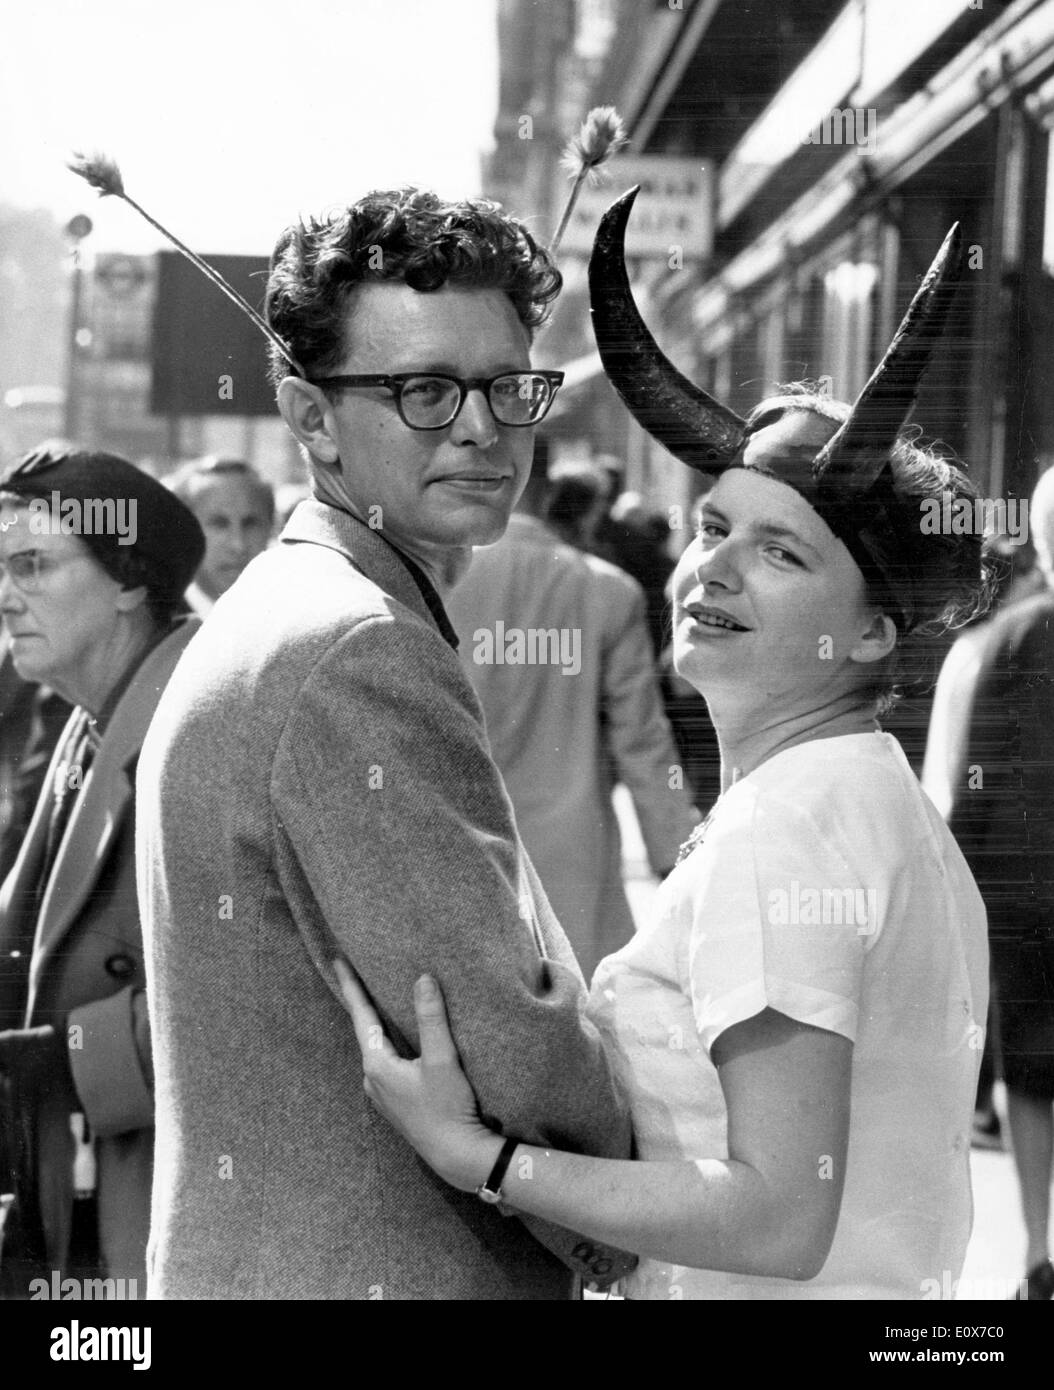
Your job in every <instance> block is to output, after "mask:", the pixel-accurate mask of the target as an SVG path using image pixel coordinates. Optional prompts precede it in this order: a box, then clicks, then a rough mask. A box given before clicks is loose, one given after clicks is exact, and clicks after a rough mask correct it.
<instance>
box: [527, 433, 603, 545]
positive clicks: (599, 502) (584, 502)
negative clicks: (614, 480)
mask: <svg viewBox="0 0 1054 1390" xmlns="http://www.w3.org/2000/svg"><path fill="white" fill-rule="evenodd" d="M543 447H547V446H543ZM547 457H548V456H546V458H547ZM546 466H548V464H547V463H546ZM542 506H543V514H542V517H541V518H540V519H541V520H544V522H545V523H546V525H547V526H548V527H549V530H550V532H552V533H554V534H555V535H556V537H557V538H558V539H559V540H562V541H563V542H564V544H565V545H573V546H574V547H575V549H576V550H588V551H590V552H595V550H596V544H597V531H598V529H599V527H600V525H601V523H602V522H603V520H604V517H605V516H606V515H607V509H608V480H607V478H606V477H605V475H604V474H603V473H602V472H601V471H600V470H599V469H598V468H595V467H594V466H593V465H592V464H591V463H586V462H572V461H568V462H565V463H561V464H560V465H559V467H558V468H554V470H553V474H552V477H551V478H549V481H548V487H547V489H546V491H545V500H544V502H543V504H542Z"/></svg>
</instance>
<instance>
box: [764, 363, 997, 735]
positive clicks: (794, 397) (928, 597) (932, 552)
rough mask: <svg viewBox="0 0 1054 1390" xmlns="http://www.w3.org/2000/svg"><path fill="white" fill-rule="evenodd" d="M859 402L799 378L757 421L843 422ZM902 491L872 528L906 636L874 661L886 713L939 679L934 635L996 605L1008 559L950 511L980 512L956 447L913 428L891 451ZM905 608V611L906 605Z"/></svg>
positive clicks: (888, 600)
mask: <svg viewBox="0 0 1054 1390" xmlns="http://www.w3.org/2000/svg"><path fill="white" fill-rule="evenodd" d="M850 409H851V408H850V407H849V406H847V405H846V404H845V403H844V402H842V401H834V400H832V399H831V398H830V397H828V396H825V395H823V394H822V393H820V392H818V391H816V390H815V389H813V388H812V387H811V386H810V385H809V384H808V383H803V382H795V383H793V384H791V385H788V386H782V387H780V388H779V395H778V396H774V397H770V398H769V399H768V400H765V401H762V402H761V403H760V405H758V406H756V407H755V408H754V410H753V411H752V412H751V414H750V415H749V416H748V419H747V424H748V426H749V427H750V428H751V430H752V431H753V430H757V429H759V428H761V427H762V425H763V424H768V423H771V421H772V420H774V419H777V418H778V417H779V415H782V414H784V413H786V411H788V410H806V411H810V412H811V413H813V414H816V415H820V416H822V417H823V418H825V419H829V420H833V421H837V422H839V423H841V422H842V421H844V420H845V419H847V418H848V416H849V414H850ZM890 466H891V471H892V480H893V487H892V498H891V499H890V500H888V501H887V503H886V505H885V506H884V508H883V510H882V513H881V517H880V520H879V521H878V523H877V524H876V525H875V526H874V527H871V528H868V531H867V534H866V538H865V539H866V546H867V549H868V551H869V553H870V554H871V555H872V557H873V558H874V560H875V562H876V566H877V567H878V568H879V569H880V570H881V571H882V572H883V574H884V575H886V576H887V577H888V583H887V584H886V585H880V584H878V583H877V582H876V581H875V580H874V579H873V578H867V577H865V578H866V582H867V586H868V600H869V602H871V603H872V604H874V606H875V607H876V608H878V609H880V610H881V611H883V612H886V613H889V615H890V617H892V618H893V620H894V621H895V622H896V624H897V633H898V637H897V645H896V648H895V649H894V651H893V652H892V653H891V654H890V656H889V657H887V658H886V659H885V660H884V661H882V662H879V663H877V664H876V665H875V666H872V667H870V668H867V669H868V676H867V679H866V680H865V683H864V688H865V689H866V690H867V692H868V693H869V694H870V695H872V696H874V698H875V699H877V700H878V701H879V704H880V708H881V710H882V712H883V713H884V712H886V711H888V709H889V708H890V707H891V706H892V705H893V704H894V703H895V701H896V700H897V699H899V698H902V696H903V695H904V694H905V693H906V688H907V687H913V688H915V689H916V691H918V690H921V689H925V688H928V686H929V685H932V683H933V681H934V680H935V679H936V674H937V664H938V661H939V657H940V654H941V648H940V647H939V646H938V644H937V643H936V642H935V641H934V639H935V638H938V637H940V636H941V635H942V634H944V633H945V632H947V631H949V630H951V629H955V628H960V627H965V626H966V624H967V623H970V622H973V621H974V620H975V619H976V618H979V617H980V616H981V615H982V614H983V613H985V612H986V611H987V609H988V608H989V606H990V604H991V603H992V600H993V599H994V597H995V594H996V590H997V588H998V580H999V573H1000V568H1001V566H1000V562H999V560H998V558H997V557H996V556H995V554H994V553H992V548H991V545H990V544H989V543H988V542H987V540H986V537H985V535H984V534H983V529H978V528H976V527H974V526H973V525H972V524H971V526H970V529H966V528H965V527H962V528H956V529H953V527H952V526H951V525H949V524H948V523H949V520H950V519H951V518H955V517H961V516H964V515H968V516H969V517H970V518H973V517H975V515H976V513H977V509H976V508H975V506H974V502H975V499H976V498H977V497H978V495H979V494H978V490H977V487H976V486H975V484H974V483H973V482H971V480H970V479H969V478H968V477H967V476H966V474H965V473H964V472H963V470H962V468H961V467H960V466H959V464H958V462H957V461H956V460H955V459H954V456H952V457H949V456H947V455H946V454H944V453H942V452H939V451H938V449H936V448H935V447H933V446H927V445H924V444H922V443H921V442H920V440H919V438H918V437H917V433H916V436H915V437H912V436H911V434H909V433H907V432H905V433H903V434H901V435H900V437H899V438H898V439H897V442H896V444H895V445H894V446H893V450H892V454H891V457H890ZM898 609H899V611H896V610H898Z"/></svg>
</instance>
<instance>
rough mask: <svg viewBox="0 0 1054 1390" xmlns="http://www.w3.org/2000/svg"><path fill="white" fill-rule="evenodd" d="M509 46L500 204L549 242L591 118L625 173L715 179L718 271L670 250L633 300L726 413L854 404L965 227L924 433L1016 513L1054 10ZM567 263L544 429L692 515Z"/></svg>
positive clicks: (1033, 403)
mask: <svg viewBox="0 0 1054 1390" xmlns="http://www.w3.org/2000/svg"><path fill="white" fill-rule="evenodd" d="M500 39H501V52H502V59H503V77H502V84H501V101H502V109H501V112H500V114H499V118H498V124H497V130H496V137H497V148H496V151H495V154H494V156H493V158H492V160H491V164H490V170H489V171H488V172H489V173H490V174H491V175H492V177H491V178H489V179H488V180H487V187H488V191H491V190H492V189H493V191H494V192H495V194H496V195H497V196H499V197H501V198H503V199H504V200H505V201H507V202H508V203H509V204H510V205H512V206H514V207H516V208H517V209H518V210H523V211H524V212H527V213H531V212H534V213H535V214H536V215H537V218H538V221H539V224H540V228H541V229H542V230H543V235H544V234H545V233H546V231H547V230H548V229H549V228H550V227H551V225H552V222H553V221H554V220H555V216H556V208H555V207H554V196H553V193H552V191H551V190H552V188H553V187H554V184H553V171H554V169H555V166H556V161H557V158H558V154H559V149H560V148H561V146H562V144H563V143H564V141H565V140H566V138H567V137H568V135H569V134H570V133H571V132H572V131H573V130H574V128H575V126H576V124H577V122H578V121H580V120H581V118H582V116H583V115H584V114H585V112H586V111H587V110H588V109H589V107H591V106H593V105H596V104H602V103H610V104H613V105H615V106H616V107H617V108H618V109H619V111H620V112H621V114H622V116H623V118H624V120H625V122H626V125H627V127H628V130H629V133H630V136H631V145H630V149H631V150H632V152H633V153H635V154H643V155H649V154H676V155H681V156H692V157H698V158H699V159H700V160H710V161H713V163H714V165H715V170H716V177H715V182H714V207H713V222H714V228H715V237H714V243H713V248H712V252H711V254H710V255H709V257H708V258H707V259H705V260H701V259H698V258H693V257H692V256H691V255H690V254H687V255H684V256H683V257H678V256H677V254H676V251H677V248H674V247H671V248H670V251H671V254H670V257H669V258H668V263H666V264H664V263H663V262H662V261H661V260H658V261H655V262H653V263H649V264H646V265H644V264H642V265H639V266H638V267H637V271H638V283H639V285H640V299H641V303H642V307H643V310H644V312H645V314H646V317H647V319H648V322H649V325H650V326H651V328H652V330H653V331H654V333H655V335H656V337H657V338H658V340H659V342H660V343H661V344H662V346H663V347H664V349H665V350H666V351H667V353H668V354H669V355H670V357H671V358H672V359H673V360H674V361H675V362H676V363H677V365H678V366H679V367H681V369H682V370H684V371H685V372H686V373H687V374H688V375H689V376H691V377H692V378H693V379H695V380H697V381H698V382H699V383H700V384H701V385H703V386H705V387H707V388H708V389H711V390H713V391H714V392H715V393H716V394H718V395H720V396H721V398H722V399H725V400H728V401H729V403H730V404H731V405H732V406H733V407H735V408H737V409H740V410H745V409H747V408H748V407H749V406H750V405H752V404H753V403H755V402H756V401H757V400H758V399H759V397H760V396H761V395H762V394H763V393H764V392H766V391H768V390H769V389H771V388H772V387H773V386H774V385H775V384H776V383H777V382H781V381H789V380H798V379H811V380H813V381H821V382H822V383H823V386H824V389H828V390H830V391H831V393H832V394H833V395H835V396H838V397H841V398H847V399H852V398H853V397H854V396H855V394H856V393H857V392H858V391H859V390H860V388H861V386H862V385H863V383H864V382H865V381H866V379H867V376H868V375H869V373H870V371H871V369H872V367H873V366H874V364H875V362H876V361H877V359H878V356H879V354H880V353H881V351H882V348H883V347H884V346H885V344H886V343H887V342H888V340H889V338H890V336H891V334H892V332H893V330H894V328H895V326H896V324H897V322H898V321H899V318H900V316H901V314H902V313H903V311H904V309H905V307H906V305H907V303H908V301H909V299H910V297H911V294H912V293H913V291H914V289H915V288H916V286H917V284H918V282H919V278H920V276H921V275H922V273H923V271H924V270H925V268H926V266H927V265H928V263H929V261H930V259H931V258H932V256H933V254H934V252H935V251H936V248H937V247H938V245H939V244H940V241H941V239H942V237H943V235H944V232H945V231H946V230H947V228H948V226H949V225H950V224H951V223H952V222H953V221H956V220H958V221H960V222H961V223H962V227H963V232H964V235H965V241H966V245H967V248H968V253H967V266H968V268H967V270H966V273H965V277H964V284H963V286H962V288H961V289H960V292H959V295H958V297H957V301H956V306H955V311H954V321H953V324H952V326H951V330H950V333H949V337H948V341H947V343H946V345H945V347H944V349H943V350H942V352H941V353H940V354H939V360H938V361H937V362H935V364H934V367H933V369H932V371H931V373H930V375H929V377H928V379H927V382H926V384H925V386H924V388H923V392H922V396H921V398H920V402H919V407H918V412H917V414H918V419H919V420H920V421H921V422H923V424H924V425H925V428H926V431H927V434H928V435H929V436H931V437H936V438H939V439H941V440H942V441H943V442H944V443H945V444H947V445H948V446H949V447H950V448H952V449H954V450H955V451H956V452H957V453H958V454H959V455H960V456H961V457H962V458H963V459H964V460H965V461H966V462H967V464H968V465H969V468H970V472H971V475H972V476H973V477H974V479H975V480H976V482H977V483H978V485H979V486H980V488H981V490H982V492H983V493H984V494H985V495H986V496H988V497H991V498H999V497H1016V496H1024V495H1027V493H1028V492H1029V490H1030V489H1031V487H1032V485H1033V484H1034V482H1035V479H1036V477H1037V476H1038V472H1039V471H1040V470H1041V469H1042V468H1044V467H1045V466H1046V465H1047V464H1048V463H1049V462H1051V461H1054V393H1052V392H1051V391H1050V389H1049V387H1048V386H1047V383H1046V381H1045V379H1044V377H1045V367H1046V363H1047V362H1048V361H1049V360H1050V357H1051V354H1050V349H1051V348H1052V347H1054V341H1051V334H1052V331H1054V279H1052V274H1054V180H1048V169H1049V166H1050V165H1051V150H1052V146H1051V140H1050V129H1051V125H1052V124H1054V0H1013V3H1001V0H925V3H923V4H920V3H918V0H848V3H847V0H796V3H795V4H794V5H786V4H781V3H778V2H777V0H648V3H642V0H577V3H576V0H553V2H552V3H543V4H530V3H517V0H504V3H503V4H502V6H501V17H500ZM523 116H530V117H532V120H531V122H530V123H529V125H528V126H527V127H526V129H527V132H528V134H529V138H525V125H524V123H523V122H522V119H521V118H522V117H523ZM499 172H500V177H499ZM1048 183H1049V186H1050V190H1051V192H1050V195H1049V196H1048ZM610 189H611V194H612V197H614V196H616V195H617V194H618V193H620V192H622V191H623V187H622V184H621V183H620V182H619V177H618V162H617V160H616V161H615V162H614V164H613V165H612V167H611V180H610ZM684 249H685V250H686V251H688V252H690V250H691V248H684ZM678 261H680V262H681V263H680V264H678ZM563 268H564V270H565V274H567V276H568V279H569V282H570V291H569V295H568V303H567V304H566V305H563V306H561V310H560V314H559V315H558V317H557V321H556V323H555V324H554V328H553V330H552V338H551V339H550V340H549V341H547V340H546V339H544V338H543V339H541V340H540V342H539V355H540V357H541V356H542V355H544V356H545V360H546V365H568V366H569V367H570V370H569V389H568V390H566V391H565V393H564V395H565V397H566V399H565V400H564V402H563V403H562V405H563V413H562V414H561V415H558V416H557V419H556V421H555V422H554V428H555V429H556V431H557V433H558V435H559V436H560V438H561V440H562V442H564V443H565V444H566V445H567V446H568V447H572V446H574V447H578V448H583V447H594V446H595V447H596V449H598V450H599V451H601V452H605V453H606V452H610V451H611V450H612V449H613V448H616V449H619V450H620V452H622V453H623V454H624V456H625V458H626V465H627V473H626V481H627V485H628V486H629V487H632V488H634V489H635V490H638V491H641V492H643V493H644V494H645V496H646V497H647V498H648V499H649V500H650V501H652V502H653V503H654V504H655V505H657V506H666V505H668V504H670V503H671V502H682V501H684V500H685V496H686V493H687V494H689V495H690V494H691V492H692V491H693V480H692V479H691V478H690V477H688V478H686V476H685V470H684V469H683V468H681V467H680V466H679V465H675V464H674V463H673V461H672V460H671V459H670V458H669V456H668V455H666V454H665V451H663V450H662V449H661V448H660V447H659V446H658V445H655V444H654V443H652V442H651V441H647V440H645V439H644V437H643V436H642V435H641V434H640V432H639V431H637V430H636V427H635V426H632V425H630V424H629V423H627V420H626V419H625V418H624V414H625V413H624V412H622V415H621V416H620V415H619V412H620V411H621V407H620V406H619V405H618V403H617V402H616V401H615V398H614V397H613V395H612V393H611V392H610V389H609V388H607V387H606V385H605V384H604V383H602V382H601V381H599V380H598V379H597V368H596V364H595V362H594V363H593V365H592V366H590V365H589V362H588V354H589V352H590V349H591V344H590V343H589V341H588V327H587V318H588V316H587V315H586V314H585V312H584V308H585V300H584V291H583V289H582V268H581V266H580V264H579V263H578V262H577V261H569V260H568V259H567V258H565V260H564V262H563ZM572 319H573V320H574V323H572V322H570V320H572ZM554 352H556V353H559V354H560V360H559V361H557V362H555V363H553V362H550V357H551V356H553V354H554ZM696 490H697V487H696Z"/></svg>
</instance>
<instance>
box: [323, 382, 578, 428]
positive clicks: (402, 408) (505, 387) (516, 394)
mask: <svg viewBox="0 0 1054 1390" xmlns="http://www.w3.org/2000/svg"><path fill="white" fill-rule="evenodd" d="M308 380H309V381H310V383H311V385H312V386H329V387H334V388H336V387H356V386H384V387H387V389H388V390H389V391H391V392H392V394H393V395H394V396H395V408H396V410H398V412H399V418H400V419H401V420H402V422H403V424H404V425H408V426H409V428H410V429H412V430H444V429H446V427H447V426H448V425H450V424H453V422H454V421H455V420H456V419H457V416H458V412H459V411H460V410H461V407H462V406H463V405H464V404H465V397H466V396H467V395H468V393H469V392H470V391H482V392H483V393H484V395H485V396H486V398H487V404H488V405H489V406H490V410H491V414H492V415H493V416H494V418H495V420H497V422H498V424H499V425H511V426H513V428H516V429H519V428H521V427H524V426H527V425H537V424H538V422H539V421H540V420H544V419H545V416H546V414H547V413H548V410H549V407H550V406H551V405H552V403H553V399H554V397H555V396H556V393H557V391H558V390H559V389H560V387H561V385H562V384H563V380H564V374H563V372H503V373H502V374H501V376H492V377H467V378H462V377H457V376H447V375H446V374H445V373H443V372H427V373H426V372H391V373H386V374H379V375H378V374H369V375H361V374H360V375H354V376H322V377H309V378H308Z"/></svg>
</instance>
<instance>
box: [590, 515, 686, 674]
mask: <svg viewBox="0 0 1054 1390" xmlns="http://www.w3.org/2000/svg"><path fill="white" fill-rule="evenodd" d="M669 544H670V527H669V524H668V522H667V520H666V516H665V514H664V513H663V512H660V511H659V510H658V509H657V508H654V507H647V506H645V504H644V499H643V498H642V497H641V495H640V493H638V492H624V493H622V494H621V495H620V496H619V497H617V498H616V499H615V501H614V503H613V504H612V507H611V510H610V511H609V512H608V514H607V516H606V517H604V518H603V519H602V520H601V523H600V525H599V526H598V528H597V533H596V548H597V553H598V554H599V555H600V556H601V557H602V558H603V559H605V560H609V561H610V562H611V563H612V564H613V565H618V567H619V569H621V570H625V571H626V573H627V574H629V575H632V576H633V578H634V579H635V580H636V581H637V583H638V584H639V585H640V586H641V588H642V589H643V590H644V602H645V617H646V621H647V624H648V635H649V637H650V638H651V645H652V651H653V653H654V655H655V659H656V660H658V658H659V656H660V654H661V653H662V650H663V648H664V647H666V646H667V645H668V643H669V641H670V637H671V631H670V616H671V611H672V610H671V606H670V602H669V600H668V598H667V597H666V583H667V580H668V579H669V577H670V575H671V574H672V573H673V568H674V562H673V560H672V559H671V558H670V552H669Z"/></svg>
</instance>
